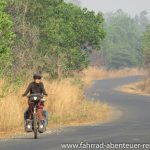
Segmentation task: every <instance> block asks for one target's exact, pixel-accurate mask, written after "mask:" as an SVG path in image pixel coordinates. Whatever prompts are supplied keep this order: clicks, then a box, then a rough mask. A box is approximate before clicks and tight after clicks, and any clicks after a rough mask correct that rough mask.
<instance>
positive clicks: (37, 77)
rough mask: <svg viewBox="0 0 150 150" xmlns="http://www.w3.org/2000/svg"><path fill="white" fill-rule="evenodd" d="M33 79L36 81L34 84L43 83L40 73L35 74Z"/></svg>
mask: <svg viewBox="0 0 150 150" xmlns="http://www.w3.org/2000/svg"><path fill="white" fill-rule="evenodd" d="M33 79H34V82H35V83H40V82H41V79H42V76H41V75H40V74H38V73H35V74H34V75H33Z"/></svg>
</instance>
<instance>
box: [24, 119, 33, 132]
mask: <svg viewBox="0 0 150 150" xmlns="http://www.w3.org/2000/svg"><path fill="white" fill-rule="evenodd" d="M25 130H26V132H32V120H30V119H27V120H26V124H25Z"/></svg>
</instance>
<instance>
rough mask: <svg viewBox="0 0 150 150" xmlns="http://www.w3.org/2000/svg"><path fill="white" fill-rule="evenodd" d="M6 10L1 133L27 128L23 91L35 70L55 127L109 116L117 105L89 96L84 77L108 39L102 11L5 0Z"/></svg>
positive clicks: (0, 47)
mask: <svg viewBox="0 0 150 150" xmlns="http://www.w3.org/2000/svg"><path fill="white" fill-rule="evenodd" d="M0 14H1V15H0V17H1V18H0V39H1V40H0V64H1V65H0V67H1V68H0V114H1V115H0V136H4V135H7V134H9V133H10V131H11V135H13V133H18V132H21V131H23V113H24V111H25V109H26V107H27V99H26V98H22V96H21V95H22V93H23V92H24V90H25V88H26V86H27V84H28V83H29V82H30V81H31V80H32V74H33V73H34V72H40V73H42V74H43V76H44V83H45V86H46V90H47V92H48V94H49V97H48V99H47V102H46V109H47V110H48V111H49V121H50V124H49V127H57V126H59V127H62V126H63V125H68V124H83V123H95V122H105V121H107V120H108V119H109V116H110V109H111V108H110V107H109V106H108V105H107V104H104V103H100V102H96V101H95V102H94V101H93V102H91V101H88V100H86V98H85V96H84V93H83V87H84V82H83V81H82V80H81V78H80V77H79V74H80V73H79V72H81V71H82V70H84V69H85V68H87V67H88V64H89V55H90V53H91V51H92V49H95V50H99V49H100V46H101V41H102V39H104V37H105V30H104V28H103V22H104V18H103V15H102V14H101V13H98V14H95V13H94V12H92V11H88V10H87V9H81V8H79V7H77V6H74V5H73V4H67V3H65V2H64V1H63V0H45V1H42V0H34V1H30V0H8V1H6V0H1V2H0ZM30 77H31V78H30Z"/></svg>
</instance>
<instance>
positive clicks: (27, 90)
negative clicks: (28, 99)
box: [23, 83, 32, 96]
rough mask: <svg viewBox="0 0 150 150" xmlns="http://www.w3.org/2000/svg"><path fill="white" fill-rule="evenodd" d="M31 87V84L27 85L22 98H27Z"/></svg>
mask: <svg viewBox="0 0 150 150" xmlns="http://www.w3.org/2000/svg"><path fill="white" fill-rule="evenodd" d="M31 85H32V83H30V84H29V85H28V87H27V89H26V91H25V92H24V94H23V96H27V95H28V93H29V92H30V89H31Z"/></svg>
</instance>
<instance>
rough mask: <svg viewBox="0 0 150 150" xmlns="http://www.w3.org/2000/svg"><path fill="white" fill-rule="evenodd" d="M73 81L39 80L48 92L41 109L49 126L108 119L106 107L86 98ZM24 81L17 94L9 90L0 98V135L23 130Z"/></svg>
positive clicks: (25, 100) (25, 101)
mask: <svg viewBox="0 0 150 150" xmlns="http://www.w3.org/2000/svg"><path fill="white" fill-rule="evenodd" d="M73 80H74V79H63V80H60V81H58V80H56V81H51V82H50V81H46V80H45V81H43V82H44V84H45V88H46V90H47V92H48V94H49V96H48V98H47V102H46V105H45V108H46V109H47V110H48V112H49V116H50V117H49V121H50V126H51V125H52V124H55V125H62V126H63V125H65V124H71V123H89V122H97V121H98V122H101V121H106V120H108V118H109V113H110V108H109V106H108V105H107V104H103V103H100V102H91V101H86V99H85V97H84V94H83V89H82V88H81V87H80V86H79V85H78V84H76V83H74V82H73ZM0 84H1V85H0V88H1V87H2V85H3V82H2V81H0ZM27 84H28V83H27ZM27 84H25V85H24V86H23V87H21V88H20V89H19V90H18V92H17V93H11V94H9V95H7V96H6V97H5V98H1V99H0V135H2V133H3V132H6V133H7V132H9V131H13V130H15V131H17V130H18V129H20V130H23V113H24V111H25V109H26V108H27V99H26V98H23V97H22V96H21V95H22V93H23V92H24V90H25V89H26V86H27ZM16 129H17V130H16Z"/></svg>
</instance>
